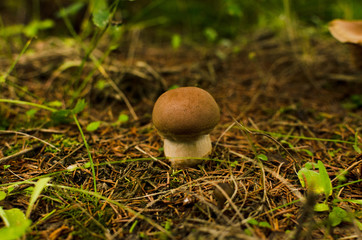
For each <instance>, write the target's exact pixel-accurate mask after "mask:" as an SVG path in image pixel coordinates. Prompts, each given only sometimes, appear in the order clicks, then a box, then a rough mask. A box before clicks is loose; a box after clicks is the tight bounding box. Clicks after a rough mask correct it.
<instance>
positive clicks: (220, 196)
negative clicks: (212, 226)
mask: <svg viewBox="0 0 362 240" xmlns="http://www.w3.org/2000/svg"><path fill="white" fill-rule="evenodd" d="M233 193H234V187H233V186H232V185H231V184H230V183H219V184H218V185H217V186H215V188H214V197H215V200H216V202H217V207H218V208H219V209H223V206H224V204H225V202H226V200H227V196H228V197H229V198H230V197H231V196H232V195H233Z"/></svg>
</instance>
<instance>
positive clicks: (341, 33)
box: [329, 19, 362, 44]
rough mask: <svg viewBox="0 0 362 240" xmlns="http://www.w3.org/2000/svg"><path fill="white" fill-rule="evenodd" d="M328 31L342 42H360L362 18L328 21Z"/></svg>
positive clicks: (361, 42)
mask: <svg viewBox="0 0 362 240" xmlns="http://www.w3.org/2000/svg"><path fill="white" fill-rule="evenodd" d="M329 31H330V33H331V34H332V36H333V37H334V38H335V39H337V40H338V41H340V42H342V43H354V44H362V20H341V19H336V20H333V21H331V22H330V23H329Z"/></svg>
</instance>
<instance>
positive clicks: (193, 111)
mask: <svg viewBox="0 0 362 240" xmlns="http://www.w3.org/2000/svg"><path fill="white" fill-rule="evenodd" d="M219 120H220V110H219V106H218V105H217V103H216V102H215V100H214V98H213V97H212V96H211V95H210V94H209V93H208V92H206V91H205V90H203V89H201V88H197V87H181V88H176V89H172V90H169V91H167V92H165V93H163V94H162V95H161V96H160V97H159V98H158V99H157V101H156V103H155V105H154V107H153V112H152V121H153V124H154V126H155V127H156V128H157V130H158V131H159V132H160V134H161V135H163V136H164V137H170V138H175V137H179V138H182V137H186V138H187V137H196V136H199V135H204V134H208V133H209V132H211V130H212V129H213V128H214V127H215V126H216V125H217V123H218V122H219Z"/></svg>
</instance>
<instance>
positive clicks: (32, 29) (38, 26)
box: [24, 19, 54, 37]
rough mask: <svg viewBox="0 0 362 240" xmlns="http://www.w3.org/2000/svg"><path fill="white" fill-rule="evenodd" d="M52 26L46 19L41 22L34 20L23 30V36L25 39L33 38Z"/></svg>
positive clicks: (50, 21) (52, 23)
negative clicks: (40, 31)
mask: <svg viewBox="0 0 362 240" xmlns="http://www.w3.org/2000/svg"><path fill="white" fill-rule="evenodd" d="M53 26H54V22H53V21H52V20H50V19H46V20H43V21H39V20H34V21H32V22H31V23H30V24H28V25H27V26H26V27H25V28H24V34H25V35H26V36H27V37H34V36H36V35H37V34H38V31H39V30H44V29H48V28H52V27H53Z"/></svg>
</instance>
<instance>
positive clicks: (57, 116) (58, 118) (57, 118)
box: [51, 109, 70, 124]
mask: <svg viewBox="0 0 362 240" xmlns="http://www.w3.org/2000/svg"><path fill="white" fill-rule="evenodd" d="M69 115H70V111H69V110H66V109H61V110H58V111H56V112H53V113H52V115H51V119H52V120H53V121H54V122H55V123H56V124H59V123H69V122H70V119H69Z"/></svg>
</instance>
